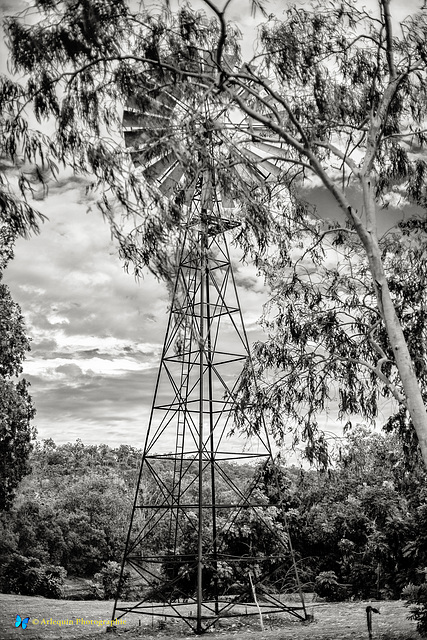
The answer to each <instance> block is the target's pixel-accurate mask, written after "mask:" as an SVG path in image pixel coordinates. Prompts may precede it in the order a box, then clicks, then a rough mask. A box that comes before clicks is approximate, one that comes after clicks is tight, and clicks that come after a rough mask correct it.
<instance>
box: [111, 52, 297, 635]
mask: <svg viewBox="0 0 427 640" xmlns="http://www.w3.org/2000/svg"><path fill="white" fill-rule="evenodd" d="M202 63H203V62H202ZM155 80H157V82H156V81H154V82H153V81H150V80H147V78H146V77H144V78H142V77H141V89H140V95H138V94H137V95H135V96H134V97H133V98H132V99H131V100H129V102H128V104H127V109H126V110H125V113H124V120H123V125H124V135H125V142H126V145H127V146H128V147H129V149H130V154H131V156H132V159H133V163H134V165H135V167H139V171H140V172H141V174H142V176H143V178H144V179H145V181H147V182H148V183H149V184H150V185H151V187H150V188H152V189H153V193H154V192H155V193H156V194H157V196H156V197H157V198H158V202H163V203H164V202H167V203H169V202H172V203H173V204H174V206H177V207H179V208H180V213H181V220H182V223H181V225H180V236H179V243H178V244H179V248H178V251H177V253H176V258H175V280H174V285H173V291H172V296H171V306H170V312H169V320H168V325H167V330H166V335H165V340H164V345H163V351H162V356H161V362H160V367H159V372H158V376H157V381H156V385H155V390H154V396H153V404H152V409H151V415H150V419H149V424H148V426H147V430H146V435H145V444H144V448H143V454H142V461H141V467H140V472H139V478H138V481H137V487H136V492H135V500H134V503H133V508H132V514H131V519H130V526H129V533H128V537H127V542H126V549H125V553H124V558H123V564H122V575H121V580H122V578H123V575H124V570H125V567H127V568H129V569H130V570H131V572H132V575H133V576H134V577H138V579H139V581H140V584H141V592H140V598H139V601H138V602H137V603H132V604H131V603H123V602H119V601H118V600H116V602H115V606H114V612H113V619H119V618H121V617H123V616H125V615H127V614H131V613H136V614H139V615H142V614H144V613H145V614H149V615H155V616H159V617H160V618H167V617H172V618H178V619H181V620H183V621H184V622H185V623H186V624H187V625H188V626H189V627H190V628H191V629H192V630H193V631H194V632H196V633H203V632H204V631H206V630H207V629H209V628H210V627H212V626H214V625H215V624H216V623H217V622H218V621H219V620H221V619H224V618H232V617H234V616H238V617H240V616H242V615H246V614H247V615H258V614H259V615H261V616H262V614H263V613H279V614H280V613H285V614H289V615H291V616H295V617H296V618H298V619H301V620H304V619H305V618H306V610H305V605H304V600H303V597H302V593H301V589H300V585H299V579H298V573H297V571H296V563H295V558H294V554H293V550H292V545H291V540H290V536H289V532H288V530H287V527H286V522H285V524H283V522H282V524H278V520H277V517H276V516H277V510H278V505H277V504H276V505H271V504H269V501H268V500H267V499H266V498H265V496H264V495H263V494H262V492H260V490H259V488H258V487H257V476H256V473H255V476H254V478H255V479H254V480H252V481H251V482H250V483H248V484H247V486H244V485H243V484H242V483H241V481H239V480H238V475H239V474H238V473H237V469H238V468H239V466H238V465H239V464H240V463H247V464H251V465H252V466H253V468H254V469H257V468H266V466H268V465H270V467H271V468H274V461H273V453H272V448H271V444H270V441H269V436H268V432H267V429H266V427H265V424H264V423H263V421H262V419H261V421H260V424H259V425H257V428H256V429H254V428H253V425H247V427H248V428H247V431H248V432H251V431H252V432H253V431H256V434H255V435H253V436H252V437H250V438H248V439H247V440H245V441H244V442H243V443H242V441H240V443H239V446H236V442H235V441H234V442H232V441H231V440H230V438H229V437H228V436H229V433H230V431H232V427H233V418H234V415H235V412H236V409H237V391H238V388H239V382H240V375H241V372H242V369H243V367H244V365H245V363H246V367H248V366H249V368H250V357H249V353H250V349H249V343H248V338H247V335H246V331H245V327H244V323H243V317H242V313H241V308H240V303H239V299H238V293H237V286H236V282H235V279H234V273H233V269H232V259H231V257H230V250H229V246H228V242H227V236H229V235H230V234H232V233H233V231H234V232H236V230H238V229H239V226H240V224H241V221H240V219H239V215H238V212H239V207H238V203H237V200H236V199H237V198H238V196H239V190H242V189H243V190H244V191H245V195H246V196H248V197H250V191H251V189H257V188H259V185H261V184H263V183H265V182H266V181H268V179H269V177H270V176H271V175H273V176H277V174H278V173H279V169H278V167H277V166H276V165H275V164H274V162H271V161H270V160H269V159H268V156H269V155H271V150H272V149H273V147H272V146H271V144H270V143H269V141H268V140H267V141H259V140H258V141H257V142H254V143H252V144H246V145H242V144H240V142H241V140H239V138H238V136H237V137H236V136H235V135H234V133H233V132H235V131H236V130H239V132H240V133H241V132H242V131H246V133H247V132H248V131H249V129H250V127H249V125H245V126H243V127H242V126H241V125H240V126H239V127H237V128H236V122H235V121H233V118H234V115H233V114H231V115H230V112H229V110H228V109H227V105H224V102H223V100H219V99H217V98H216V97H215V96H214V95H212V94H210V95H209V92H208V93H206V92H205V91H202V93H204V99H203V103H202V107H201V108H200V105H199V106H198V108H197V109H195V106H194V104H192V101H193V100H197V99H200V91H198V92H197V91H194V87H193V88H191V87H190V90H187V91H184V90H183V89H182V87H179V86H174V85H170V84H169V85H168V84H166V86H163V87H161V88H158V87H159V85H160V86H161V83H159V82H158V80H159V78H155ZM202 89H203V87H202ZM245 127H246V129H245ZM168 132H172V133H171V136H172V138H173V144H169V145H167V146H166V148H165V146H164V139H165V136H166V135H167V133H168ZM189 140H192V147H193V148H192V150H191V153H189V148H188V147H189ZM274 151H275V152H277V148H274ZM279 151H280V150H279ZM225 174H226V176H227V179H226V180H225V179H224V175H225ZM243 421H244V418H243ZM240 422H241V421H240ZM279 507H280V504H279ZM255 532H261V534H262V536H263V542H262V543H261V542H260V543H259V545H258V546H257V547H255V545H254V543H253V540H254V536H255ZM290 574H291V575H292V576H293V578H292V581H291V582H292V588H293V589H294V590H295V589H296V590H297V591H299V594H300V602H299V603H298V604H295V603H294V604H291V603H289V602H287V601H286V598H284V597H283V596H282V595H281V594H280V593H279V592H278V591H277V590H275V589H274V587H272V585H273V584H274V581H275V579H277V581H278V580H279V576H280V580H281V581H282V583H283V580H284V576H289V575H290Z"/></svg>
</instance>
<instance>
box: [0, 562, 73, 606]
mask: <svg viewBox="0 0 427 640" xmlns="http://www.w3.org/2000/svg"><path fill="white" fill-rule="evenodd" d="M65 576H66V571H65V569H64V568H63V567H60V566H56V565H45V564H43V563H42V562H41V561H40V560H39V559H38V558H32V557H30V558H27V557H25V556H21V555H19V554H13V555H12V556H11V558H10V560H9V561H8V562H6V563H5V564H4V565H3V567H2V573H1V579H0V583H1V588H2V591H3V593H16V594H20V595H24V596H44V597H45V598H55V599H59V598H61V597H62V595H63V588H64V578H65Z"/></svg>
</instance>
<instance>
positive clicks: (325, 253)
mask: <svg viewBox="0 0 427 640" xmlns="http://www.w3.org/2000/svg"><path fill="white" fill-rule="evenodd" d="M166 4H168V3H166ZM205 4H206V6H207V7H208V8H209V10H210V11H211V12H213V17H211V18H209V19H208V18H206V16H205V15H204V14H203V13H202V12H196V11H192V10H191V9H190V8H189V7H188V6H185V7H184V8H182V9H180V10H179V11H178V12H177V13H176V14H173V13H172V12H171V11H170V10H169V9H168V8H167V7H166V8H165V9H164V10H161V11H159V10H158V9H155V10H154V9H153V10H146V11H133V10H132V9H131V8H129V7H128V6H127V5H126V4H125V3H124V2H123V1H122V0H105V1H102V2H101V1H100V0H90V1H89V0H67V1H65V0H38V1H36V2H35V4H34V7H33V8H32V9H31V11H30V12H28V11H27V12H26V13H24V14H22V15H20V16H17V17H15V18H12V19H9V20H8V21H7V22H6V29H7V34H8V39H9V47H10V51H11V63H12V67H13V69H14V70H15V71H16V73H18V72H19V73H22V74H24V78H23V79H22V80H21V81H20V82H19V83H17V84H14V83H10V82H9V81H7V80H6V79H5V80H4V81H3V90H2V92H1V93H0V107H2V110H3V112H4V109H5V106H4V105H5V104H6V102H7V101H8V100H9V103H10V98H11V97H12V98H13V101H12V103H13V107H14V108H13V109H12V112H8V114H7V118H5V119H4V120H3V121H2V122H3V124H2V129H3V131H4V133H5V136H4V137H3V139H4V141H5V142H4V143H7V145H8V153H9V156H10V157H12V159H14V158H16V157H17V156H18V155H19V153H23V150H24V151H25V154H26V157H27V159H28V160H37V156H39V160H41V165H42V168H43V170H44V171H47V170H48V169H49V167H52V169H53V170H55V164H56V162H57V160H58V159H59V160H61V161H62V162H65V163H67V164H69V165H70V166H72V167H73V169H74V170H75V171H77V172H80V173H84V174H85V175H87V176H91V182H92V185H93V187H94V188H95V189H96V188H98V189H100V190H101V191H102V192H101V197H100V206H101V208H102V210H103V212H104V214H105V215H106V216H107V218H108V220H109V222H110V224H111V227H112V230H113V233H115V235H116V236H117V238H118V239H119V241H120V243H121V250H122V255H123V257H124V258H125V259H127V260H129V261H133V262H134V265H135V268H136V270H137V271H139V269H140V268H141V267H142V266H144V265H148V266H149V267H150V268H152V269H153V270H154V271H155V272H156V273H158V274H159V275H161V276H166V277H167V276H168V274H169V270H168V256H169V252H170V248H171V245H172V244H173V243H172V242H171V240H172V241H174V238H175V234H176V229H177V226H179V222H180V220H181V219H182V216H183V212H184V210H185V205H186V203H187V201H186V194H187V193H188V186H189V184H192V183H193V184H194V181H195V180H196V179H197V175H198V171H199V168H200V166H201V165H202V164H203V162H202V160H203V161H204V160H205V159H206V155H207V154H209V153H211V154H212V156H213V157H212V160H214V161H215V165H216V179H217V181H218V183H219V184H221V186H222V188H223V189H224V190H225V191H226V192H227V194H228V197H229V198H230V199H231V200H233V201H235V202H236V203H238V205H239V206H238V207H237V209H239V207H240V209H239V211H240V215H241V219H242V222H243V224H242V230H241V232H240V233H239V234H238V236H237V240H238V241H239V242H240V243H241V244H242V246H243V247H244V249H245V251H247V252H248V251H251V252H252V254H253V255H254V257H255V259H256V261H257V264H259V265H260V267H262V268H263V269H265V272H266V275H267V279H268V282H269V284H270V286H271V288H272V292H273V297H272V302H271V311H272V314H271V316H270V317H269V318H267V319H266V324H267V326H268V328H269V329H270V330H271V337H270V339H269V340H268V341H267V342H266V344H264V345H260V346H258V348H257V355H258V362H259V367H258V370H259V375H260V378H262V380H261V382H260V384H258V386H257V388H251V387H250V386H249V385H248V384H246V385H245V384H243V385H242V388H241V404H242V406H243V407H244V410H245V411H251V410H252V411H253V418H254V420H253V425H254V426H253V428H254V429H256V426H257V421H258V418H259V413H260V409H261V410H262V411H263V412H265V411H267V412H269V413H270V416H271V423H272V428H273V430H274V432H275V434H276V435H277V436H278V437H279V438H280V436H281V435H282V434H283V433H284V431H285V429H286V427H285V420H284V418H286V417H288V418H289V421H290V422H289V424H290V428H291V429H295V433H296V434H297V436H296V437H297V439H298V438H302V439H304V440H305V441H306V442H307V444H308V448H307V453H308V455H309V456H311V457H316V456H317V457H319V456H320V457H322V456H323V459H325V455H326V453H325V443H324V440H322V437H321V436H320V437H319V434H318V424H317V423H318V415H319V413H320V412H324V411H325V410H327V408H328V406H329V405H330V403H331V401H333V400H335V399H337V400H338V405H339V411H340V414H341V415H342V416H343V417H344V416H351V415H352V414H354V413H358V414H362V416H364V417H366V418H369V419H374V418H375V416H376V415H377V411H378V397H379V395H382V396H391V397H393V398H394V399H395V401H396V402H397V403H398V405H399V411H398V413H397V414H396V416H395V417H394V418H393V420H391V422H390V424H391V423H393V425H394V426H397V428H398V429H400V430H401V431H402V433H407V432H408V431H409V432H411V429H412V428H413V427H414V429H415V432H416V435H417V438H418V442H419V445H420V449H421V452H422V456H423V459H424V462H425V463H427V415H426V409H425V397H426V385H425V383H426V380H425V375H426V355H425V348H426V330H425V280H424V275H423V274H424V273H425V269H424V268H423V265H424V264H425V242H426V241H425V238H426V235H425V219H424V208H425V204H426V186H425V178H426V170H427V164H426V162H425V159H424V153H425V152H424V146H425V140H426V138H425V132H424V127H425V113H426V102H427V96H426V91H427V89H426V86H427V85H426V60H427V49H426V46H427V45H426V35H427V20H426V16H425V13H423V12H422V11H420V12H419V13H418V14H417V15H413V16H410V17H408V18H407V19H406V20H405V21H403V22H402V23H401V24H400V25H399V26H398V29H397V30H396V33H395V32H394V27H395V22H394V21H393V19H392V15H391V8H392V3H391V2H390V0H378V4H377V10H376V12H374V13H373V14H372V15H371V14H370V13H368V12H367V11H366V9H365V8H359V7H358V6H357V5H356V3H353V2H350V1H349V0H343V1H342V2H339V3H338V2H329V3H313V4H312V5H311V6H310V8H299V7H290V8H289V9H287V10H286V11H285V13H284V15H283V18H274V17H272V18H270V19H268V20H267V21H266V23H265V24H264V25H262V26H261V27H260V33H259V47H258V48H259V50H258V53H257V54H256V56H255V57H254V59H253V60H251V61H246V62H245V61H243V59H242V56H241V53H240V51H239V46H238V32H237V30H236V29H235V28H233V27H232V26H231V25H229V24H228V23H227V16H226V9H227V7H228V6H229V4H230V2H226V3H225V5H224V8H223V9H219V8H218V6H217V3H214V2H213V0H205ZM259 5H260V3H259V2H253V6H254V8H256V7H257V6H258V8H259ZM265 17H267V16H265ZM17 86H18V89H17V88H16V87H17ZM207 101H208V104H209V109H210V113H211V114H212V117H211V118H206V104H207ZM124 105H126V109H127V111H128V116H129V118H130V120H131V115H132V111H133V110H136V111H139V112H141V111H142V112H145V114H146V119H145V124H146V128H145V131H144V132H141V131H140V132H139V133H138V135H135V139H134V143H135V144H134V146H133V149H132V150H131V155H132V156H133V158H134V160H136V163H137V164H138V163H139V164H140V165H141V167H142V168H144V166H145V167H146V166H147V164H149V163H150V162H152V161H153V160H157V159H159V158H160V159H161V157H162V155H163V157H168V156H170V155H172V156H173V159H174V162H177V163H180V164H181V165H182V166H183V167H184V168H185V179H184V180H183V181H180V182H177V184H176V188H175V189H174V190H173V192H172V193H171V194H170V196H169V197H168V198H165V197H164V195H163V194H162V193H161V192H160V191H159V189H157V187H156V185H155V183H153V182H152V181H150V180H149V179H148V178H149V173H148V174H147V172H146V171H145V172H144V170H141V171H138V170H137V169H135V165H132V164H131V163H130V161H129V154H128V152H127V151H126V149H125V148H124V145H123V144H122V143H121V142H120V123H121V118H122V109H123V106H124ZM30 107H31V108H32V109H33V112H34V114H35V116H36V118H37V119H38V120H39V121H41V122H42V121H52V122H53V123H54V124H55V132H54V133H53V134H52V135H51V136H50V137H49V139H48V140H44V141H43V144H38V143H39V141H40V140H42V137H43V134H42V133H40V132H38V133H36V134H34V133H31V135H30V132H29V129H28V127H26V124H25V118H24V113H25V109H28V108H30ZM225 113H227V114H228V123H227V125H226V126H225V125H224V114H225ZM129 114H130V115H129ZM212 132H215V134H216V136H217V137H219V138H220V140H221V141H222V142H223V143H224V146H223V147H222V150H221V145H219V144H217V145H216V146H214V147H211V146H209V145H207V144H206V141H207V139H209V136H210V135H211V134H212ZM224 148H225V149H226V152H225V153H224V152H223V149H224ZM212 149H213V150H212ZM255 165H257V166H258V168H261V169H262V168H264V169H265V170H266V172H267V174H268V175H269V176H270V180H269V181H266V182H263V181H262V180H261V181H260V180H256V179H254V178H253V176H254V174H253V172H252V173H251V169H253V167H254V166H255ZM43 175H44V174H43V172H42V176H43ZM272 178H274V180H273V179H272ZM313 185H314V186H322V187H324V188H325V189H326V191H327V192H328V193H329V194H330V196H331V202H333V203H334V205H335V206H336V208H337V210H338V211H339V215H338V217H337V218H336V220H335V221H332V222H330V221H328V220H327V219H326V218H325V216H319V215H318V214H317V213H316V211H315V210H313V208H312V207H310V206H308V205H307V203H305V202H304V199H303V196H307V197H308V195H307V194H309V193H310V187H311V186H313ZM399 198H400V201H401V203H403V204H405V205H406V204H411V205H413V207H414V209H413V212H414V214H416V216H415V217H414V218H413V219H411V221H407V222H406V223H404V224H402V225H400V227H398V228H396V229H395V230H394V231H388V233H387V234H386V235H384V236H383V237H381V236H380V233H379V231H378V216H379V215H380V212H381V211H383V210H386V208H387V207H389V208H390V209H392V208H393V205H394V204H395V202H396V199H399ZM122 211H124V212H125V216H124V218H125V223H124V225H122V224H121V222H120V215H121V212H122ZM388 226H391V225H390V224H389V225H388ZM415 259H416V262H415V261H414V260H415ZM408 270H409V273H410V278H408V277H407V274H408ZM254 398H255V399H256V402H254ZM251 407H252V409H251Z"/></svg>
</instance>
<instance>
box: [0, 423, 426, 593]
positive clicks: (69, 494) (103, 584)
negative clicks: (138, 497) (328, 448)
mask: <svg viewBox="0 0 427 640" xmlns="http://www.w3.org/2000/svg"><path fill="white" fill-rule="evenodd" d="M141 455H142V452H141V450H139V449H137V448H135V447H131V446H127V445H122V446H120V447H118V448H112V447H109V446H107V445H84V444H83V443H82V442H81V441H76V442H75V443H73V444H70V443H68V444H64V445H56V444H55V443H54V442H53V441H52V440H45V441H43V443H41V442H37V443H36V446H35V447H34V450H33V452H32V453H31V456H30V464H31V467H32V471H31V473H30V474H29V475H28V476H27V477H26V478H25V479H24V480H23V481H22V482H21V484H20V486H19V489H18V491H17V493H16V496H15V499H14V502H13V506H12V507H11V508H10V509H9V511H8V513H3V514H2V516H1V529H2V532H1V533H2V535H1V536H0V540H1V542H0V545H1V546H0V559H1V566H2V569H1V574H0V584H1V588H2V591H3V592H9V593H23V594H28V595H47V596H49V597H64V596H65V595H66V592H65V591H64V578H65V577H66V576H68V577H69V579H71V582H72V580H73V579H76V578H80V579H81V578H84V579H85V580H86V584H87V586H86V590H85V591H84V593H81V594H80V597H88V598H91V597H113V595H114V593H113V591H114V587H115V586H117V575H118V567H119V563H120V562H121V557H122V553H123V549H124V543H125V538H126V534H127V530H128V525H129V518H130V513H131V505H132V500H133V497H134V487H135V482H136V475H137V473H138V469H139V464H140V460H141ZM402 460H403V457H402V451H401V445H400V444H399V442H398V440H397V439H396V438H395V437H392V438H390V437H386V436H385V435H383V434H379V433H374V432H371V431H369V430H368V429H366V428H364V427H358V428H356V429H355V430H353V431H351V432H350V433H349V434H348V438H347V442H346V443H345V444H343V445H342V447H341V450H340V453H339V456H338V458H337V460H336V462H335V465H334V468H333V469H330V471H329V472H322V471H316V470H313V469H303V468H299V467H295V466H290V467H288V466H286V465H284V464H283V463H277V464H278V465H279V467H278V469H279V474H278V476H279V482H277V476H276V473H277V469H276V470H274V472H273V469H272V468H271V464H270V465H264V466H262V467H253V466H251V465H246V464H245V465H237V464H234V463H229V467H228V470H227V473H228V474H232V476H233V477H234V478H235V479H236V481H238V482H239V486H243V485H244V484H245V482H247V483H250V482H252V481H253V479H254V478H255V479H256V482H257V490H258V491H259V493H260V496H262V497H263V498H264V499H265V501H267V503H269V504H277V505H278V509H277V510H276V511H275V516H274V519H275V522H274V523H273V525H274V526H275V527H276V528H282V529H284V528H286V531H288V532H289V534H290V536H291V538H292V543H293V546H294V550H295V553H296V561H297V566H298V570H299V576H300V579H301V582H302V585H303V589H304V590H305V591H310V592H313V591H315V592H316V593H318V595H319V596H320V597H324V598H327V599H330V600H339V599H346V598H350V597H355V598H399V597H401V595H402V592H403V591H404V589H405V587H407V586H408V585H410V584H414V585H421V584H422V583H423V582H424V580H425V567H426V565H427V557H426V549H427V545H426V542H427V540H426V535H427V534H426V531H427V494H426V478H425V473H424V471H423V470H420V469H419V468H418V469H417V468H414V469H412V470H408V468H407V465H405V464H403V462H402ZM158 473H159V474H162V468H161V465H159V469H158ZM164 474H165V478H164V480H165V483H167V477H166V476H167V472H164ZM144 490H145V491H150V487H148V486H145V487H144ZM221 491H226V487H221V484H219V486H218V495H219V499H220V497H221ZM163 533H164V532H163ZM229 535H230V552H232V553H242V552H244V550H245V549H247V548H249V546H250V548H251V554H253V555H256V554H257V553H260V554H263V555H264V554H265V553H266V550H267V553H268V549H267V547H268V539H269V537H271V536H269V535H267V534H266V532H265V531H263V530H262V526H260V523H259V522H256V521H255V519H253V520H250V519H249V520H248V518H247V515H245V514H242V515H241V516H240V517H239V518H237V519H236V520H235V522H234V524H233V531H232V532H230V533H229ZM161 536H162V529H161V528H159V531H158V533H157V538H158V539H157V538H156V540H153V542H152V544H153V545H162V539H161ZM187 543H188V545H191V544H192V543H191V540H189V541H187ZM188 548H189V547H188ZM242 550H243V551H242ZM182 551H183V554H184V555H185V551H186V550H185V549H183V550H182ZM164 570H165V571H167V570H168V568H167V567H165V568H164ZM238 578H239V577H238V576H236V575H232V576H227V575H223V576H221V580H220V583H221V588H222V589H223V591H224V593H227V592H230V593H231V591H230V590H232V588H233V586H234V588H235V585H236V580H237V581H238ZM108 585H109V586H108ZM267 586H268V588H270V589H273V590H276V591H279V592H280V591H292V590H293V589H295V585H294V584H292V583H290V582H289V579H288V577H287V576H284V575H281V574H280V571H279V572H274V571H272V574H271V580H270V582H269V584H268V585H267ZM138 588H141V587H140V586H138V585H135V584H133V583H132V579H131V576H128V578H127V581H125V586H124V594H123V595H124V596H127V597H135V596H136V594H137V592H138V591H137V590H138ZM186 588H187V589H188V592H189V594H191V593H192V591H191V590H192V589H193V585H192V583H191V580H189V581H188V582H187V583H185V581H183V583H182V584H180V590H181V592H182V591H185V589H186ZM71 593H72V592H71ZM74 595H75V597H77V596H76V594H74Z"/></svg>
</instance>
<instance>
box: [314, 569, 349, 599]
mask: <svg viewBox="0 0 427 640" xmlns="http://www.w3.org/2000/svg"><path fill="white" fill-rule="evenodd" d="M314 590H315V592H316V593H317V595H318V596H320V597H321V598H325V599H326V600H328V601H329V602H337V601H338V600H344V599H345V598H346V597H347V589H346V587H345V586H344V585H341V584H340V583H339V582H338V578H337V576H336V574H335V571H322V572H321V573H319V575H318V576H317V577H316V580H315V581H314Z"/></svg>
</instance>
